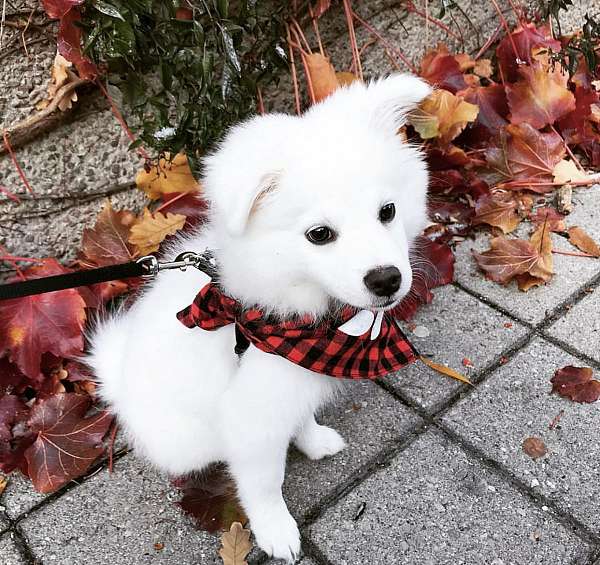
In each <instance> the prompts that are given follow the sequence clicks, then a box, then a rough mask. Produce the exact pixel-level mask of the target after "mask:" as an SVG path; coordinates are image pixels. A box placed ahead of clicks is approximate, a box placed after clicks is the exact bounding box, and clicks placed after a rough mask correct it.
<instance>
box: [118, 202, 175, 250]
mask: <svg viewBox="0 0 600 565" xmlns="http://www.w3.org/2000/svg"><path fill="white" fill-rule="evenodd" d="M184 224H185V216H183V215H182V214H171V212H167V215H166V216H165V215H164V214H162V213H161V212H155V213H154V214H152V213H151V212H150V210H148V208H146V209H145V210H144V216H143V218H142V219H141V220H140V221H139V222H138V223H137V224H135V225H134V226H133V227H132V228H131V234H130V235H129V243H131V244H133V245H135V246H136V247H137V248H138V250H139V252H140V254H141V255H147V254H148V253H153V252H154V251H157V250H158V247H159V245H160V244H161V243H162V241H163V240H164V239H165V237H167V236H168V235H173V234H174V233H176V232H177V231H178V230H180V229H182V228H183V225H184Z"/></svg>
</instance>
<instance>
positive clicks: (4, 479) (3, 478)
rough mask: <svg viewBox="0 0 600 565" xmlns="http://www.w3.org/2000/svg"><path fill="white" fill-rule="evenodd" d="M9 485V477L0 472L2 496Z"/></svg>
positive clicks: (0, 494)
mask: <svg viewBox="0 0 600 565" xmlns="http://www.w3.org/2000/svg"><path fill="white" fill-rule="evenodd" d="M7 485H8V477H7V476H6V475H3V474H0V496H2V493H3V492H4V491H5V490H6V487H7Z"/></svg>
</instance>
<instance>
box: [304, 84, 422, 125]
mask: <svg viewBox="0 0 600 565" xmlns="http://www.w3.org/2000/svg"><path fill="white" fill-rule="evenodd" d="M431 91H432V88H431V86H429V84H427V83H426V82H425V81H424V80H422V79H420V78H418V77H416V76H415V75H410V74H393V75H390V76H388V77H385V78H381V79H378V80H374V81H371V82H370V83H367V84H365V83H362V82H359V81H354V82H353V83H351V84H350V85H348V86H346V87H342V88H339V89H338V90H336V91H335V92H334V93H333V94H331V96H329V97H327V98H325V100H323V102H321V103H320V104H317V105H315V106H313V107H312V108H311V109H310V110H309V112H308V113H307V115H312V116H313V117H314V118H316V119H320V120H327V119H328V118H332V119H335V120H337V121H338V122H339V121H340V120H344V122H345V123H351V122H355V123H360V122H363V123H366V124H367V125H368V126H370V127H374V128H377V129H379V130H381V131H384V132H388V133H389V134H391V135H395V134H396V133H397V131H398V128H400V127H401V126H403V125H404V123H405V122H406V115H407V114H408V112H410V111H411V110H413V109H414V108H415V107H416V106H417V104H418V103H419V102H421V100H423V99H424V98H426V97H427V96H429V94H430V93H431Z"/></svg>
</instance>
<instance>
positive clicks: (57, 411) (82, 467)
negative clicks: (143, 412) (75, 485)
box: [25, 393, 112, 492]
mask: <svg viewBox="0 0 600 565" xmlns="http://www.w3.org/2000/svg"><path fill="white" fill-rule="evenodd" d="M90 405H91V400H90V398H89V396H84V395H81V394H74V393H67V394H57V395H55V396H52V397H50V398H47V399H44V400H42V401H38V402H37V403H36V404H35V405H34V406H33V408H32V410H31V415H30V417H29V422H28V423H29V427H30V429H31V431H32V432H33V433H35V434H37V437H36V439H35V442H34V443H33V445H31V446H30V447H29V448H28V449H27V451H26V452H25V457H26V459H27V464H28V474H29V477H30V478H31V480H32V482H33V485H34V487H35V488H36V490H37V491H38V492H53V491H55V490H57V489H58V488H60V487H61V486H63V485H64V484H66V483H68V482H69V481H70V480H72V479H75V478H77V477H79V476H81V475H83V473H85V472H86V471H87V470H88V469H89V468H90V466H91V465H92V463H94V461H96V459H98V457H99V456H100V455H102V453H103V452H104V447H103V446H102V440H103V438H104V436H105V435H106V432H107V431H108V429H109V427H110V425H111V423H112V416H111V415H110V414H109V413H108V412H106V411H104V412H100V413H98V414H95V415H93V416H89V417H87V418H86V417H85V415H86V413H87V411H88V409H89V408H90Z"/></svg>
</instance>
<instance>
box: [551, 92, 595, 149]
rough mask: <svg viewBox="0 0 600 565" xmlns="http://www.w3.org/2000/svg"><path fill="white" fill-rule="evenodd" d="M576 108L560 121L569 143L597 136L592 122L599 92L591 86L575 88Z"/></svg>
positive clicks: (580, 141) (559, 124) (560, 126)
mask: <svg viewBox="0 0 600 565" xmlns="http://www.w3.org/2000/svg"><path fill="white" fill-rule="evenodd" d="M574 94H575V109H574V110H573V111H572V112H570V113H569V114H567V115H566V116H563V117H562V118H560V120H559V121H558V127H559V129H560V131H561V133H562V134H563V137H564V138H565V141H566V142H567V143H578V144H579V143H582V142H584V141H587V140H593V139H595V138H596V133H595V131H594V130H593V128H592V127H591V124H590V122H592V121H594V110H595V108H597V102H598V101H600V98H599V97H598V93H597V92H596V91H595V90H592V89H591V88H585V87H582V86H577V87H576V88H575V93H574Z"/></svg>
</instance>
